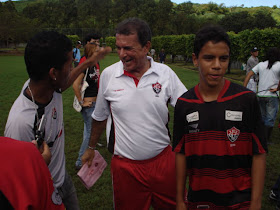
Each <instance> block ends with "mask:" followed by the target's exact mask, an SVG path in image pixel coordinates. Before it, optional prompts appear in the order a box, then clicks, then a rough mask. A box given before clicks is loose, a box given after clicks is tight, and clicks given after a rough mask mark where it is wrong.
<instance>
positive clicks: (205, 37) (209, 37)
mask: <svg viewBox="0 0 280 210" xmlns="http://www.w3.org/2000/svg"><path fill="white" fill-rule="evenodd" d="M209 41H212V42H214V43H218V42H225V43H226V44H227V45H228V47H229V49H230V47H231V46H230V45H231V44H230V40H229V36H228V34H227V33H226V31H225V30H224V29H223V28H222V27H220V26H217V25H211V26H206V27H203V28H202V29H200V30H199V31H198V32H197V34H196V36H195V40H194V54H195V56H196V57H198V56H199V53H200V50H201V48H202V47H203V46H204V45H205V44H206V43H207V42H209Z"/></svg>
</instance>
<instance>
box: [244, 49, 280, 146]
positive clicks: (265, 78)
mask: <svg viewBox="0 0 280 210" xmlns="http://www.w3.org/2000/svg"><path fill="white" fill-rule="evenodd" d="M279 61H280V51H279V49H278V48H277V47H272V48H270V49H269V50H268V52H267V54H266V61H264V62H260V63H259V64H258V65H256V66H255V67H254V68H253V69H252V71H250V72H249V73H248V74H247V76H246V78H245V80H244V84H243V85H244V87H246V86H247V84H248V81H249V79H250V78H251V76H253V75H254V74H255V75H256V74H258V75H259V88H258V93H257V96H258V98H259V104H260V108H261V114H262V119H263V121H264V125H265V133H266V141H267V142H269V138H270V135H271V133H272V130H273V126H274V123H275V119H276V116H277V113H278V109H279V98H278V94H279V93H278V90H279V88H280V86H279V85H278V84H279V80H280V62H279Z"/></svg>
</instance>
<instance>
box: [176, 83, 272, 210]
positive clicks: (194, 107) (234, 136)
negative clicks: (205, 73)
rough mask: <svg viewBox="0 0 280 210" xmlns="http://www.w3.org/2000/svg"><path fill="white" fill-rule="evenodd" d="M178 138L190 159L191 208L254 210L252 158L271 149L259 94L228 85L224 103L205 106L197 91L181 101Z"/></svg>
mask: <svg viewBox="0 0 280 210" xmlns="http://www.w3.org/2000/svg"><path fill="white" fill-rule="evenodd" d="M173 138H174V140H173V150H174V151H175V152H178V153H182V154H185V156H186V162H187V173H188V176H189V192H188V206H189V208H190V209H193V208H194V209H196V208H197V205H206V206H209V207H210V209H225V208H227V209H242V208H247V207H248V206H249V205H250V198H251V166H252V157H253V155H254V154H259V153H265V152H266V150H267V146H266V142H265V140H264V133H263V123H262V119H261V113H260V108H259V104H258V101H257V97H256V95H255V93H253V92H252V91H249V90H248V89H247V88H244V87H242V86H240V85H237V84H234V83H231V82H230V81H228V80H225V85H224V87H223V89H222V91H221V92H220V94H219V96H218V99H217V100H216V101H212V102H204V101H203V99H202V97H201V95H200V93H199V89H198V85H197V86H195V87H194V88H192V89H190V90H189V91H188V92H186V93H184V94H183V95H182V96H181V97H180V98H178V101H177V104H176V107H175V112H174V135H173Z"/></svg>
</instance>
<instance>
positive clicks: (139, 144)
mask: <svg viewBox="0 0 280 210" xmlns="http://www.w3.org/2000/svg"><path fill="white" fill-rule="evenodd" d="M148 59H149V60H150V62H151V67H150V68H149V69H148V70H147V71H146V72H145V74H144V75H143V76H142V78H141V79H140V80H139V82H138V84H137V83H136V82H135V81H134V79H133V78H132V77H130V76H127V75H125V74H124V68H123V63H122V62H121V61H119V62H117V63H115V64H113V65H111V66H109V67H107V68H106V69H105V70H104V71H103V72H102V74H101V77H100V84H99V91H98V97H97V102H96V107H95V110H94V112H93V114H92V117H93V118H94V119H95V120H97V121H103V120H105V119H107V118H108V121H107V129H106V135H107V142H108V146H109V150H110V147H113V148H111V150H112V151H113V152H114V154H115V155H120V156H123V157H126V158H129V159H132V160H145V159H150V158H152V157H155V156H156V155H158V154H159V153H160V152H161V151H162V150H163V149H164V148H166V147H167V146H168V145H169V143H170V136H169V131H168V127H167V125H168V120H169V113H168V106H167V104H168V100H170V104H171V105H172V106H173V107H174V106H175V104H176V102H177V99H178V97H180V96H181V95H182V94H183V93H184V92H186V91H187V89H186V87H185V86H184V85H183V83H182V82H181V81H180V79H179V78H178V77H177V75H176V74H175V73H174V71H173V70H172V69H171V68H169V67H168V66H167V65H164V64H160V63H157V62H154V61H153V59H152V58H151V57H148ZM112 141H113V142H112Z"/></svg>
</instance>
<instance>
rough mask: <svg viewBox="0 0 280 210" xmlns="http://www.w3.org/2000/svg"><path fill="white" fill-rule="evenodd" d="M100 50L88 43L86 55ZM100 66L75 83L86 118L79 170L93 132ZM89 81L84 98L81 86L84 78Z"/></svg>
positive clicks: (77, 167)
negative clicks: (93, 115) (93, 113)
mask: <svg viewBox="0 0 280 210" xmlns="http://www.w3.org/2000/svg"><path fill="white" fill-rule="evenodd" d="M97 50H99V46H98V45H96V44H95V43H88V44H86V46H85V57H86V58H88V57H90V56H92V55H93V54H94V52H95V51H97ZM99 72H100V69H99V66H98V65H94V66H91V67H89V68H87V69H86V70H85V71H84V72H83V73H81V74H80V75H79V76H78V78H77V79H76V80H75V82H74V83H73V89H74V92H75V95H76V97H77V99H78V100H79V102H80V104H81V106H82V111H81V114H82V116H83V119H84V136H83V142H82V144H81V147H80V151H79V156H78V159H77V161H76V164H75V166H76V169H77V170H79V169H80V168H81V167H82V160H81V157H82V155H83V154H84V152H85V150H86V149H87V147H88V142H89V138H90V133H91V125H92V117H91V115H92V112H93V111H94V108H95V103H96V97H97V93H98V80H99ZM85 76H86V78H85V81H86V82H87V83H88V85H89V86H88V87H87V89H86V90H85V94H84V98H83V99H82V97H81V87H82V85H81V84H82V82H83V80H84V77H85Z"/></svg>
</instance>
